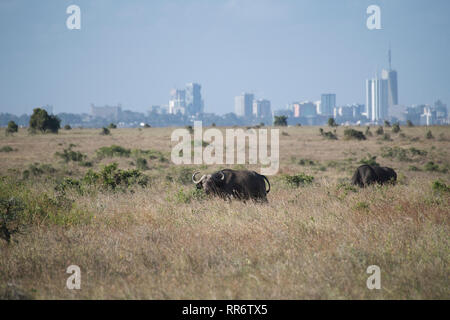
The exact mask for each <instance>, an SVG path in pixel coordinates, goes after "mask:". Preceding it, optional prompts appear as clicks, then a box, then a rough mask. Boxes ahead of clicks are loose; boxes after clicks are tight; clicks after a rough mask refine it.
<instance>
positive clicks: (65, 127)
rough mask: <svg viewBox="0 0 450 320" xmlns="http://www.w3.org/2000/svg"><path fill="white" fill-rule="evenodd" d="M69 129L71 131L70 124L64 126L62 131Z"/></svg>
mask: <svg viewBox="0 0 450 320" xmlns="http://www.w3.org/2000/svg"><path fill="white" fill-rule="evenodd" d="M71 129H72V127H71V126H70V124H66V125H65V126H64V130H71Z"/></svg>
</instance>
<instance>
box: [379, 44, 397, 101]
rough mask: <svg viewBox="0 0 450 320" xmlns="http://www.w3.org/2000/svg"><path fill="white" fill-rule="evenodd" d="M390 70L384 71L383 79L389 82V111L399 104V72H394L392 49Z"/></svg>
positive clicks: (389, 57)
mask: <svg viewBox="0 0 450 320" xmlns="http://www.w3.org/2000/svg"><path fill="white" fill-rule="evenodd" d="M388 60H389V70H385V69H383V71H382V72H381V79H384V80H388V104H389V109H391V108H392V107H393V106H394V105H397V104H398V87H397V71H395V70H392V65H391V48H389V52H388Z"/></svg>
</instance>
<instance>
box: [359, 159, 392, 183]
mask: <svg viewBox="0 0 450 320" xmlns="http://www.w3.org/2000/svg"><path fill="white" fill-rule="evenodd" d="M395 181H397V174H396V173H395V171H394V169H392V168H388V167H379V166H371V165H368V164H364V165H362V166H360V167H358V168H357V169H356V171H355V174H354V175H353V177H352V184H354V185H358V186H360V187H361V188H363V187H366V186H368V185H370V184H373V183H380V184H383V183H386V182H392V183H395Z"/></svg>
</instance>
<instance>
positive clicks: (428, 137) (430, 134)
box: [425, 130, 434, 139]
mask: <svg viewBox="0 0 450 320" xmlns="http://www.w3.org/2000/svg"><path fill="white" fill-rule="evenodd" d="M425 138H427V139H434V137H433V133H432V132H431V130H428V131H427V134H426V135H425Z"/></svg>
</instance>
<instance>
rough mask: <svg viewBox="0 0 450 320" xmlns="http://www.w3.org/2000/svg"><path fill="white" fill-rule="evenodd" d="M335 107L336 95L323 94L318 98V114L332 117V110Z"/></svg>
mask: <svg viewBox="0 0 450 320" xmlns="http://www.w3.org/2000/svg"><path fill="white" fill-rule="evenodd" d="M335 107H336V94H334V93H324V94H322V95H321V98H320V105H319V110H318V113H319V114H322V115H324V116H333V111H334V108H335Z"/></svg>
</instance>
